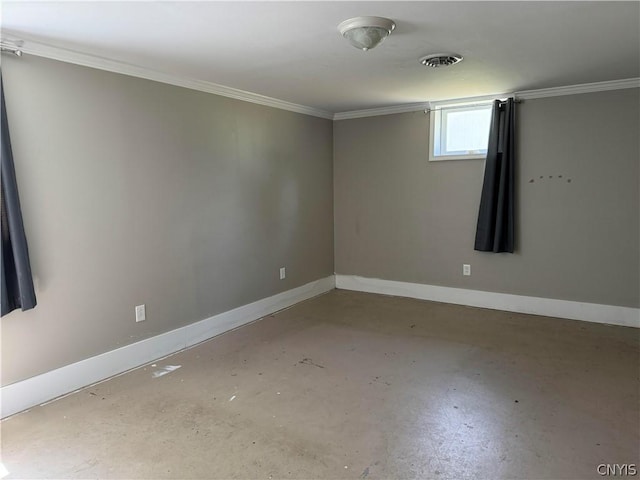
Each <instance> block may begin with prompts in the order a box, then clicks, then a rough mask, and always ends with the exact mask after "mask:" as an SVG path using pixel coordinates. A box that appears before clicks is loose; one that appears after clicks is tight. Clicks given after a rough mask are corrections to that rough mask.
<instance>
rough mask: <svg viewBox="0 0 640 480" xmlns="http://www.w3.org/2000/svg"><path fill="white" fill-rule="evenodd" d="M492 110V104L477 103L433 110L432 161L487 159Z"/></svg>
mask: <svg viewBox="0 0 640 480" xmlns="http://www.w3.org/2000/svg"><path fill="white" fill-rule="evenodd" d="M492 106H493V105H492V103H486V104H484V103H483V104H480V105H478V104H477V103H476V104H473V105H441V106H439V107H436V108H434V109H432V110H431V114H430V122H429V124H430V125H429V130H430V132H429V140H430V142H429V161H438V160H465V159H471V158H485V157H486V155H487V143H488V140H489V124H490V123H491V109H492Z"/></svg>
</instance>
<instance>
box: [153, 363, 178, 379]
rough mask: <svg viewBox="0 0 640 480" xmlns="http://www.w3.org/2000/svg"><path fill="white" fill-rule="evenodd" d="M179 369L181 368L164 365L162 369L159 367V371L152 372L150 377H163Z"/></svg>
mask: <svg viewBox="0 0 640 480" xmlns="http://www.w3.org/2000/svg"><path fill="white" fill-rule="evenodd" d="M180 367H182V365H166V366H164V367H160V369H159V370H156V371H155V372H152V373H151V376H152V377H153V378H158V377H161V376H163V375H166V374H167V373H171V372H173V371H175V370H177V369H179V368H180Z"/></svg>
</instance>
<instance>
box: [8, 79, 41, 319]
mask: <svg viewBox="0 0 640 480" xmlns="http://www.w3.org/2000/svg"><path fill="white" fill-rule="evenodd" d="M0 95H1V96H2V164H1V170H0V176H1V177H2V182H1V183H2V188H1V190H2V195H1V197H2V203H1V205H0V207H1V208H0V210H1V212H2V292H1V294H2V300H1V303H2V313H1V315H6V314H7V313H9V312H11V311H12V310H15V309H16V308H22V310H29V309H30V308H33V307H35V306H36V294H35V291H34V289H33V279H32V277H31V266H30V264H29V251H28V249H27V238H26V237H25V234H24V227H23V225H22V213H21V211H20V200H19V199H18V185H17V184H16V172H15V169H14V166H13V154H12V153H11V139H10V138H9V125H8V123H7V109H6V106H5V103H4V86H3V84H2V77H0Z"/></svg>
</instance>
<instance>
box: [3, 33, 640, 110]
mask: <svg viewBox="0 0 640 480" xmlns="http://www.w3.org/2000/svg"><path fill="white" fill-rule="evenodd" d="M2 33H3V35H2V43H3V44H4V43H8V44H15V45H19V50H21V51H22V52H24V53H27V54H31V55H35V56H38V57H44V58H49V59H51V60H58V61H60V62H66V63H72V64H75V65H81V66H84V67H90V68H96V69H99V70H105V71H108V72H114V73H120V74H123V75H129V76H132V77H138V78H144V79H147V80H153V81H156V82H161V83H166V84H169V85H175V86H178V87H183V88H188V89H191V90H198V91H201V92H206V93H212V94H214V95H220V96H223V97H227V98H233V99H236V100H241V101H244V102H249V103H255V104H258V105H264V106H267V107H273V108H278V109H281V110H288V111H290V112H295V113H302V114H304V115H310V116H313V117H319V118H326V119H328V120H348V119H352V118H363V117H375V116H379V115H391V114H394V113H407V112H416V111H420V110H426V109H430V108H431V107H432V106H434V105H438V104H443V103H451V102H454V101H455V102H458V103H459V102H466V101H471V100H477V99H480V98H482V99H486V98H491V97H495V98H502V97H504V96H505V94H495V95H484V96H482V97H468V98H452V99H448V100H438V101H431V102H428V101H427V102H420V103H408V104H402V105H391V106H388V107H379V108H368V109H363V110H351V111H346V112H338V113H332V112H328V111H326V110H321V109H318V108H314V107H309V106H306V105H300V104H297V103H292V102H287V101H286V100H280V99H277V98H272V97H267V96H266V95H260V94H258V93H252V92H247V91H244V90H239V89H237V88H232V87H226V86H224V85H219V84H217V83H212V82H206V81H203V80H195V79H191V78H184V77H180V76H177V75H171V74H168V73H164V72H159V71H156V70H152V69H150V68H146V67H141V66H138V65H133V64H130V63H125V62H119V61H116V60H111V59H108V58H104V57H100V56H97V55H91V54H87V53H82V52H78V51H75V50H70V49H67V48H62V47H56V46H53V45H49V44H46V43H43V42H40V41H38V40H33V39H29V38H24V36H22V35H17V34H15V33H12V32H10V31H8V30H4V31H3V32H2ZM627 88H640V77H637V78H627V79H622V80H611V81H606V82H594V83H582V84H579V85H567V86H562V87H553V88H542V89H537V90H522V91H520V92H515V93H513V94H509V95H513V96H515V97H516V98H518V99H521V100H532V99H537V98H546V97H558V96H563V95H576V94H581V93H595V92H604V91H608V90H621V89H627Z"/></svg>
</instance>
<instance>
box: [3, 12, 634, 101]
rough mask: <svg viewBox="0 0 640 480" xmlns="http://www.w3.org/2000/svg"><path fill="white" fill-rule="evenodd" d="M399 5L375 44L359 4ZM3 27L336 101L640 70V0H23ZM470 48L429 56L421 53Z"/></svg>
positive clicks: (300, 97)
mask: <svg viewBox="0 0 640 480" xmlns="http://www.w3.org/2000/svg"><path fill="white" fill-rule="evenodd" d="M359 15H377V16H383V17H388V18H391V19H393V20H394V21H395V22H396V25H397V27H396V30H395V31H394V32H393V34H392V35H391V36H390V37H389V38H388V39H387V40H386V41H385V42H384V43H383V44H382V45H380V46H379V47H377V48H376V49H374V50H371V51H369V52H362V51H359V50H357V49H355V48H354V47H352V46H351V45H349V43H348V42H347V41H346V40H345V39H343V38H341V36H340V34H339V33H338V31H337V25H338V24H339V23H340V22H341V21H343V20H345V19H347V18H350V17H354V16H359ZM1 25H2V33H3V35H5V36H7V35H11V36H13V37H18V38H21V37H22V38H28V39H33V40H38V41H40V42H44V43H47V44H49V45H54V46H58V47H62V48H67V49H72V50H75V51H79V52H84V53H89V54H94V55H98V56H101V57H106V58H108V59H112V60H117V61H121V62H126V63H130V64H134V65H138V66H141V67H145V68H150V69H153V70H156V71H160V72H165V73H168V74H172V75H176V76H180V77H186V78H190V79H196V80H201V81H206V82H213V83H215V84H219V85H225V86H228V87H233V88H236V89H240V90H245V91H248V92H253V93H257V94H261V95H265V96H268V97H273V98H276V99H280V100H285V101H288V102H293V103H295V104H300V105H305V106H309V107H313V108H316V109H321V110H325V111H329V112H334V113H335V112H345V111H352V110H360V109H366V108H375V107H386V106H392V105H401V104H409V103H418V102H425V101H433V100H442V99H450V98H462V97H471V96H479V95H489V94H496V93H508V92H515V91H521V90H532V89H539V88H549V87H558V86H565V85H575V84H581V83H591V82H601V81H609V80H619V79H627V78H634V77H639V76H640V2H637V1H634V2H577V1H571V2H482V1H473V2H418V1H414V2H395V1H386V2H340V1H323V2H276V1H269V2H24V1H23V2H11V1H3V5H2V23H1ZM440 52H454V53H459V54H461V55H463V56H464V57H465V58H464V61H463V62H462V63H460V64H458V65H455V66H452V67H450V68H447V69H427V68H425V67H423V66H422V65H420V64H419V63H418V59H419V58H420V57H422V56H424V55H426V54H428V53H440Z"/></svg>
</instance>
